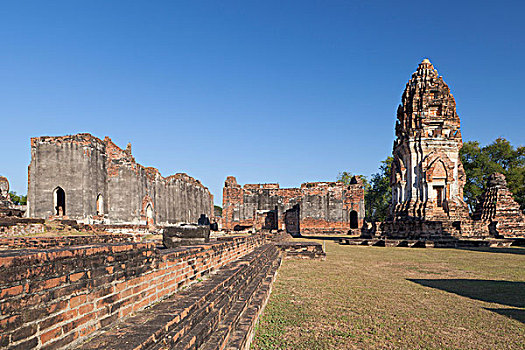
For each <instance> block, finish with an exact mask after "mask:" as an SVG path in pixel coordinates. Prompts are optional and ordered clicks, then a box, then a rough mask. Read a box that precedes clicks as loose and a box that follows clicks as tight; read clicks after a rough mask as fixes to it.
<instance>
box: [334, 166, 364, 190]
mask: <svg viewBox="0 0 525 350" xmlns="http://www.w3.org/2000/svg"><path fill="white" fill-rule="evenodd" d="M354 176H355V177H358V178H359V179H361V181H362V182H363V186H364V189H365V192H366V191H367V190H368V188H370V184H369V183H368V179H367V178H366V176H364V175H354V174H352V173H351V172H348V171H343V172H340V173H339V175H338V176H337V180H336V181H337V182H342V183H344V184H345V185H350V181H352V178H353V177H354Z"/></svg>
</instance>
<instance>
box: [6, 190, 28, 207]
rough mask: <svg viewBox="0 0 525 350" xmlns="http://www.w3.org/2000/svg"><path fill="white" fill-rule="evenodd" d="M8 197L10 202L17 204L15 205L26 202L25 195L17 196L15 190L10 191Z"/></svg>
mask: <svg viewBox="0 0 525 350" xmlns="http://www.w3.org/2000/svg"><path fill="white" fill-rule="evenodd" d="M9 197H10V198H11V202H13V204H17V205H26V204H27V196H19V195H17V194H16V192H15V191H10V192H9Z"/></svg>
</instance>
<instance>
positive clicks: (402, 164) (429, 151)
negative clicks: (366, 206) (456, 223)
mask: <svg viewBox="0 0 525 350" xmlns="http://www.w3.org/2000/svg"><path fill="white" fill-rule="evenodd" d="M396 137H397V138H396V140H395V142H394V149H393V156H394V162H393V164H392V177H391V185H392V214H393V216H394V219H401V220H406V219H420V220H462V219H465V218H468V208H467V205H466V204H465V202H464V201H463V186H464V185H465V171H464V170H463V165H462V164H461V160H460V158H459V150H460V149H461V147H462V144H463V143H462V139H461V131H460V120H459V117H458V115H457V113H456V102H455V100H454V97H453V96H452V94H451V92H450V89H449V87H448V86H447V84H446V83H445V82H444V81H443V78H442V77H441V76H439V75H438V72H437V70H436V69H435V68H434V66H433V65H432V63H430V61H429V60H428V59H424V60H423V61H422V62H421V63H420V64H419V67H418V68H417V71H416V72H415V73H414V74H412V78H411V79H410V80H409V81H408V83H407V84H406V88H405V91H404V93H403V97H402V104H401V105H400V106H399V108H398V110H397V122H396Z"/></svg>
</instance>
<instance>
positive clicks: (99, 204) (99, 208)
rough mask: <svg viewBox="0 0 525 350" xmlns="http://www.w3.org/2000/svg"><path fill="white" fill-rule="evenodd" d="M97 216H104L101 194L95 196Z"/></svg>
mask: <svg viewBox="0 0 525 350" xmlns="http://www.w3.org/2000/svg"><path fill="white" fill-rule="evenodd" d="M97 215H104V197H103V196H102V195H101V194H99V195H98V196H97Z"/></svg>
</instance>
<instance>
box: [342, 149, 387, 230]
mask: <svg viewBox="0 0 525 350" xmlns="http://www.w3.org/2000/svg"><path fill="white" fill-rule="evenodd" d="M391 166H392V157H388V158H386V159H385V160H384V161H382V162H381V166H380V167H379V172H378V173H376V174H373V175H372V177H371V179H370V182H368V179H367V178H366V177H365V176H364V175H355V176H357V177H359V178H360V179H361V180H362V181H363V189H364V192H365V216H366V220H368V221H382V220H384V219H386V218H387V216H388V213H389V206H390V199H391V198H392V189H391V187H390V168H391ZM352 177H354V174H352V173H350V172H348V171H343V172H340V173H339V175H338V176H337V181H338V182H343V183H345V184H350V181H351V180H352Z"/></svg>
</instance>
